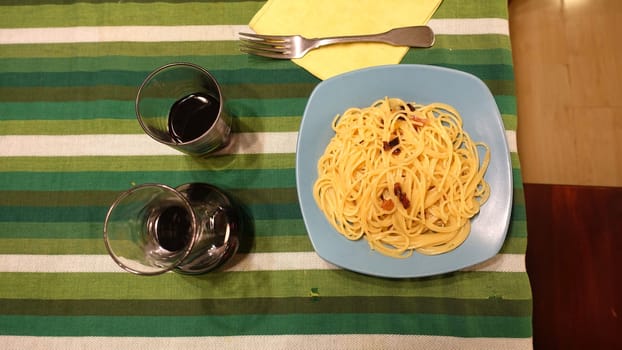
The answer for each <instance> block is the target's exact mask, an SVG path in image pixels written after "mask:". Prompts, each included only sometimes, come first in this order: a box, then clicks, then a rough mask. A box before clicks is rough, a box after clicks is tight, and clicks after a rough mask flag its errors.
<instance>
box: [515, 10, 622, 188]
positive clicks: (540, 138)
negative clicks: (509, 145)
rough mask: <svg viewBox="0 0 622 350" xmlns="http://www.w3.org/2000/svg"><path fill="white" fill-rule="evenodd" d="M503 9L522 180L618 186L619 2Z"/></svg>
mask: <svg viewBox="0 0 622 350" xmlns="http://www.w3.org/2000/svg"><path fill="white" fill-rule="evenodd" d="M509 8H510V34H511V39H512V48H513V55H514V66H515V73H516V89H517V90H516V95H517V97H518V116H519V117H518V118H519V124H518V132H517V139H518V150H519V152H520V157H521V166H522V170H523V177H524V182H528V183H549V184H576V185H602V186H622V1H620V0H510V1H509Z"/></svg>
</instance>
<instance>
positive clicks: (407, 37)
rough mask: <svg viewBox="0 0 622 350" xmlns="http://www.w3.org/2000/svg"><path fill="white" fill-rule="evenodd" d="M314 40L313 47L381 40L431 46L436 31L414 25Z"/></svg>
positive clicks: (394, 44) (416, 45) (400, 44)
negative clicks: (378, 32)
mask: <svg viewBox="0 0 622 350" xmlns="http://www.w3.org/2000/svg"><path fill="white" fill-rule="evenodd" d="M314 40H316V43H315V45H313V48H318V47H321V46H327V45H334V44H343V43H357V42H380V43H386V44H390V45H393V46H410V47H430V46H432V45H433V44H434V32H433V31H432V28H430V27H428V26H412V27H402V28H395V29H391V30H389V31H387V32H384V33H380V34H369V35H353V36H336V37H328V38H318V39H314Z"/></svg>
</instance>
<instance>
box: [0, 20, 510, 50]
mask: <svg viewBox="0 0 622 350" xmlns="http://www.w3.org/2000/svg"><path fill="white" fill-rule="evenodd" d="M428 25H429V26H430V27H432V29H433V30H434V32H435V33H436V34H441V35H472V34H502V35H509V29H508V21H507V19H502V18H468V19H432V20H430V21H429V23H428ZM248 31H251V32H252V30H251V29H250V28H249V27H248V26H246V25H189V26H100V27H91V26H82V27H48V28H6V29H0V44H56V43H93V42H172V41H223V40H238V33H239V32H248Z"/></svg>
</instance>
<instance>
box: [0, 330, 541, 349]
mask: <svg viewBox="0 0 622 350" xmlns="http://www.w3.org/2000/svg"><path fill="white" fill-rule="evenodd" d="M0 342H1V343H2V344H4V346H7V349H29V350H60V349H62V350H77V349H93V350H100V349H101V350H104V349H105V350H108V349H124V350H139V349H141V350H142V349H149V350H160V349H187V350H195V349H196V350H203V349H222V350H227V349H270V350H297V349H311V348H312V349H331V350H332V349H335V350H350V349H352V350H366V349H373V350H376V349H395V350H410V349H426V350H437V349H438V350H440V349H460V350H489V349H490V350H492V349H505V350H528V349H529V350H531V349H532V348H533V345H532V338H481V337H480V338H459V337H450V336H439V335H398V334H302V335H296V334H288V335H247V336H218V337H157V338H149V337H91V336H89V337H33V336H0Z"/></svg>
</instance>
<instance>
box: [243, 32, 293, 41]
mask: <svg viewBox="0 0 622 350" xmlns="http://www.w3.org/2000/svg"><path fill="white" fill-rule="evenodd" d="M238 34H239V35H240V37H247V38H252V39H259V40H268V41H288V39H289V36H287V35H263V34H255V33H242V32H240V33H238ZM252 39H250V40H252ZM247 40H248V39H247Z"/></svg>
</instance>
